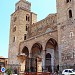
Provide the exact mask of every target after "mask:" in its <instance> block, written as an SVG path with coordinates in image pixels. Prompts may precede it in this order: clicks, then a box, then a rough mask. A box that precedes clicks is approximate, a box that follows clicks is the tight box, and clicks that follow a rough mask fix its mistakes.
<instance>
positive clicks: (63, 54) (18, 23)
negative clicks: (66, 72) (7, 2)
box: [8, 0, 75, 72]
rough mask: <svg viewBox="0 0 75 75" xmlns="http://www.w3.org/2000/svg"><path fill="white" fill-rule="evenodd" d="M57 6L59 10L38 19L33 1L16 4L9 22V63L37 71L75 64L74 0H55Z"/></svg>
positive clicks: (23, 0) (24, 0)
mask: <svg viewBox="0 0 75 75" xmlns="http://www.w3.org/2000/svg"><path fill="white" fill-rule="evenodd" d="M56 5H57V13H54V14H49V15H48V16H47V17H46V18H44V19H43V20H41V21H39V22H37V14H35V13H34V12H31V3H30V2H28V1H26V0H20V1H19V2H17V3H16V5H15V12H14V13H13V14H11V22H10V40H9V54H8V58H9V60H8V63H9V64H11V65H12V64H17V65H20V71H27V70H28V69H30V70H31V71H37V72H42V71H52V72H54V70H57V69H58V67H59V69H60V70H62V67H61V66H65V65H66V66H67V65H74V64H75V0H56ZM36 9H37V8H36ZM31 68H32V69H31Z"/></svg>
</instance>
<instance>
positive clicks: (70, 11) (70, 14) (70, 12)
mask: <svg viewBox="0 0 75 75" xmlns="http://www.w3.org/2000/svg"><path fill="white" fill-rule="evenodd" d="M69 18H72V10H69Z"/></svg>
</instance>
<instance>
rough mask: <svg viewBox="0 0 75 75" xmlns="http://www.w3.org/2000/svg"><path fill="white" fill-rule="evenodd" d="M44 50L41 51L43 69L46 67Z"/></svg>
mask: <svg viewBox="0 0 75 75" xmlns="http://www.w3.org/2000/svg"><path fill="white" fill-rule="evenodd" d="M45 59H46V50H43V52H42V66H43V70H45V69H46V60H45Z"/></svg>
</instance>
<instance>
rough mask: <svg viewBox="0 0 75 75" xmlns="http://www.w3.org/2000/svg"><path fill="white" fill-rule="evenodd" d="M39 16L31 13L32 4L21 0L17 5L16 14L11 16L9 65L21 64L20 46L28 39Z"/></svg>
mask: <svg viewBox="0 0 75 75" xmlns="http://www.w3.org/2000/svg"><path fill="white" fill-rule="evenodd" d="M36 19H37V15H36V14H35V13H33V12H31V3H30V2H28V1H26V0H20V1H19V2H17V3H16V5H15V12H14V13H13V14H11V22H10V39H9V54H8V58H9V64H19V61H18V57H17V56H18V54H19V44H20V42H22V41H24V40H26V39H27V38H28V33H29V32H30V26H31V24H32V23H35V22H36Z"/></svg>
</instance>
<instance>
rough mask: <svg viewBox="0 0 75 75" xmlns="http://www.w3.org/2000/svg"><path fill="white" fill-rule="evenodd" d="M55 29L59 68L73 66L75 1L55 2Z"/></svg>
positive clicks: (60, 0)
mask: <svg viewBox="0 0 75 75" xmlns="http://www.w3.org/2000/svg"><path fill="white" fill-rule="evenodd" d="M57 27H58V45H59V66H61V67H62V66H64V65H66V66H69V65H74V63H75V59H74V53H75V39H74V38H75V0H57ZM73 61H74V62H73ZM62 69H63V68H62Z"/></svg>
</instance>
